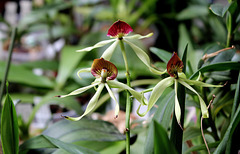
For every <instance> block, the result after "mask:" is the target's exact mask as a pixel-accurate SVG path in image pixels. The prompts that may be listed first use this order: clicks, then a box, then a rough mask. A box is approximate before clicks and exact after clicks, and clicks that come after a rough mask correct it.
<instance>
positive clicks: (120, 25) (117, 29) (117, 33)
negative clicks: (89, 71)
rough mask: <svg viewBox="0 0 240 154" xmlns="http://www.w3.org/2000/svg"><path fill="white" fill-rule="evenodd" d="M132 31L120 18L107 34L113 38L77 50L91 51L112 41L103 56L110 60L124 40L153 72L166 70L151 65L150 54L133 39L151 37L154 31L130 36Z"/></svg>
mask: <svg viewBox="0 0 240 154" xmlns="http://www.w3.org/2000/svg"><path fill="white" fill-rule="evenodd" d="M132 31H133V29H132V28H131V26H130V25H129V24H127V23H126V22H124V21H121V20H118V21H116V22H115V23H113V25H112V26H111V27H110V28H109V30H108V33H107V36H110V37H111V38H112V39H110V40H104V41H100V42H98V43H97V44H95V45H94V46H91V47H87V48H84V49H81V50H77V52H84V51H91V50H93V49H95V48H99V47H102V46H105V45H107V44H109V43H112V45H110V46H109V47H108V48H107V49H106V50H105V51H104V53H103V55H102V56H101V57H102V58H104V59H105V60H110V59H111V57H112V54H113V52H114V51H115V48H116V47H117V45H118V44H119V42H120V41H122V42H124V43H127V44H128V45H129V46H130V47H131V48H132V49H133V51H134V52H135V53H136V55H137V56H138V58H139V59H140V60H141V61H142V62H143V63H144V64H145V65H146V66H147V67H148V68H149V70H150V71H151V72H153V73H156V74H163V73H164V72H161V71H158V70H156V69H154V68H153V67H151V64H150V58H149V57H148V55H147V54H146V53H145V52H144V51H143V50H142V49H141V48H139V47H138V45H136V44H134V43H133V40H136V39H143V38H148V37H151V36H152V35H153V33H149V34H148V35H145V36H142V35H139V34H135V35H131V36H128V34H129V33H130V32H132ZM82 71H84V70H82Z"/></svg>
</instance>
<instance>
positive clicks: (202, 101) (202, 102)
mask: <svg viewBox="0 0 240 154" xmlns="http://www.w3.org/2000/svg"><path fill="white" fill-rule="evenodd" d="M178 82H179V83H181V84H182V85H184V86H185V87H186V88H188V89H189V90H191V91H192V92H194V93H195V94H196V95H197V96H198V99H199V101H200V106H201V111H202V115H203V118H208V117H209V114H208V110H207V106H206V104H205V102H204V100H203V99H202V97H201V96H200V95H199V94H198V93H197V92H196V90H194V89H193V88H192V87H191V86H190V85H188V84H187V83H186V82H185V81H183V80H178Z"/></svg>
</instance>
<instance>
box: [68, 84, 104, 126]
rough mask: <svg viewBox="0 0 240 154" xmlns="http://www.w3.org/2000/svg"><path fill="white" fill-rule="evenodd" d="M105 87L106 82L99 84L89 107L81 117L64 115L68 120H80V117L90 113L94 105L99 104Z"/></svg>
mask: <svg viewBox="0 0 240 154" xmlns="http://www.w3.org/2000/svg"><path fill="white" fill-rule="evenodd" d="M103 88H104V84H103V83H101V84H100V85H99V86H98V89H97V91H96V93H95V94H94V96H93V97H92V98H91V100H90V101H89V103H88V105H87V108H86V110H85V112H84V113H83V115H81V116H80V117H68V116H64V118H66V119H68V120H72V121H78V120H80V119H82V117H84V116H85V115H87V114H88V113H90V112H91V111H92V110H93V109H94V107H95V106H96V104H97V101H98V98H99V96H100V94H101V92H102V90H103Z"/></svg>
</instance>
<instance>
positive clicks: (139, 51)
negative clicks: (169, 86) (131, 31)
mask: <svg viewBox="0 0 240 154" xmlns="http://www.w3.org/2000/svg"><path fill="white" fill-rule="evenodd" d="M123 41H124V42H126V43H127V44H128V45H130V46H131V48H132V49H133V51H134V52H135V53H136V55H137V56H138V58H139V59H140V60H141V61H142V62H143V63H144V64H145V65H146V66H147V67H148V68H149V70H150V71H151V72H153V73H155V74H159V75H161V74H164V73H165V72H161V71H158V70H156V69H154V68H152V67H151V64H150V58H149V57H148V55H147V54H146V53H145V52H144V51H143V50H142V49H141V48H139V47H138V46H137V45H135V44H133V43H132V42H130V40H127V39H123Z"/></svg>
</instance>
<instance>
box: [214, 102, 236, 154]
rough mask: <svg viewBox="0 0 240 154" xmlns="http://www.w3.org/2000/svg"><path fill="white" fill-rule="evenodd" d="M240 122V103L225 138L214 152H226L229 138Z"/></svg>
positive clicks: (217, 153) (216, 153)
mask: <svg viewBox="0 0 240 154" xmlns="http://www.w3.org/2000/svg"><path fill="white" fill-rule="evenodd" d="M239 122H240V105H238V108H237V109H236V112H235V114H234V116H233V118H232V121H231V123H230V124H229V126H228V129H227V131H226V132H225V134H224V137H223V139H222V140H221V142H220V144H219V145H218V147H217V149H216V150H215V151H214V154H219V153H224V151H225V149H226V145H227V144H228V142H229V139H230V138H231V136H232V134H233V132H234V130H235V128H236V127H237V126H238V125H239Z"/></svg>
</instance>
